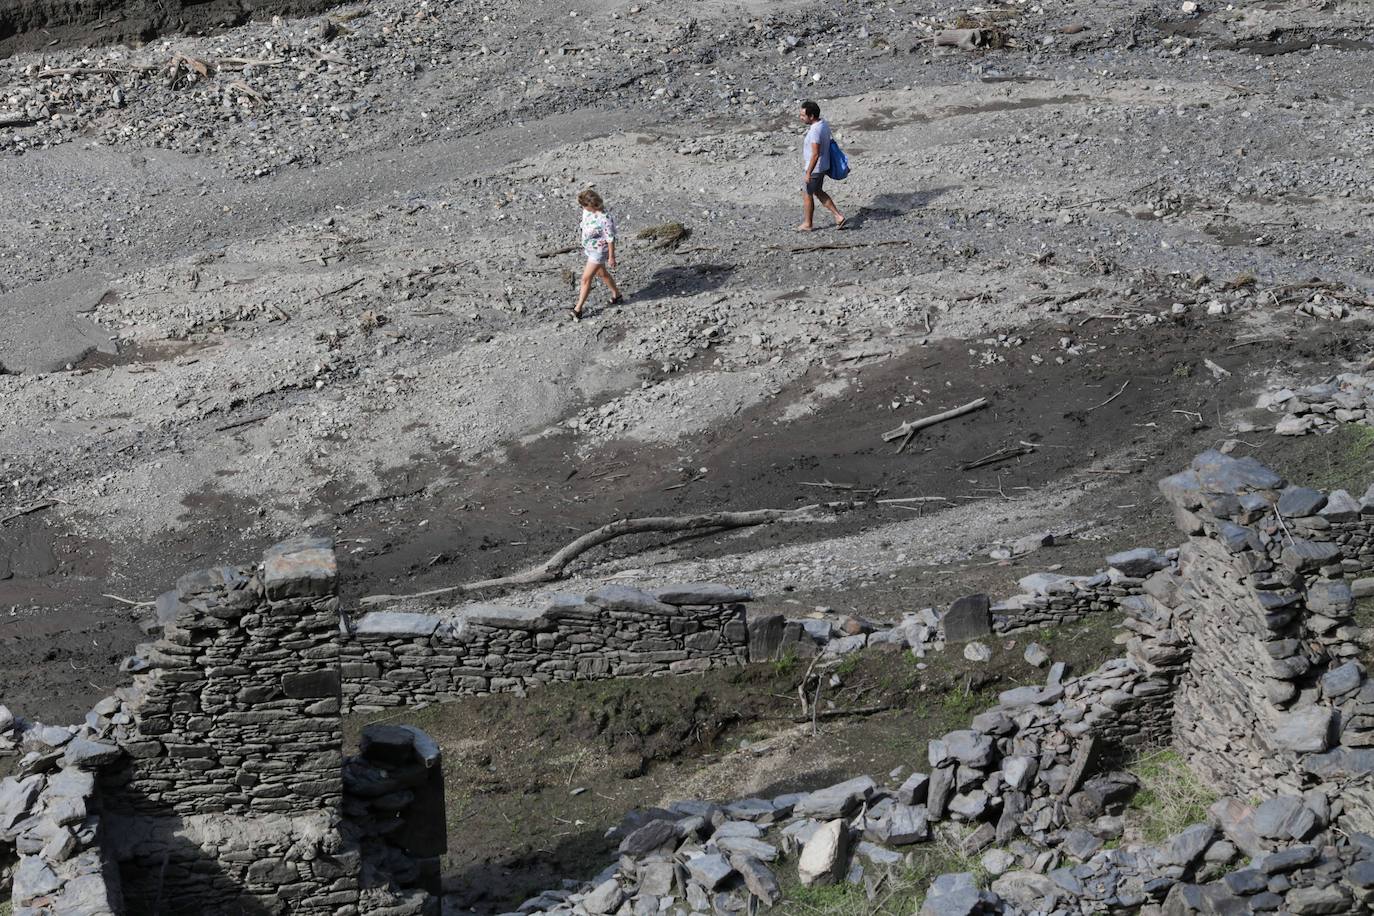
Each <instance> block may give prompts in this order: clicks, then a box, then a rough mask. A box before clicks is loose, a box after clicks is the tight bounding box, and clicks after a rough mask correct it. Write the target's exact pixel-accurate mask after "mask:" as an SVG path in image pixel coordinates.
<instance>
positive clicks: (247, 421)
mask: <svg viewBox="0 0 1374 916" xmlns="http://www.w3.org/2000/svg"><path fill="white" fill-rule="evenodd" d="M270 416H271V414H267V413H260V414H258V415H256V416H252V417H246V418H244V419H242V420H235V421H234V422H232V423H225V424H224V425H223V426H216V427H215V432H217V433H223V432H228V431H229V430H231V429H238V428H239V427H240V426H248V425H250V424H252V423H261V422H262V421H263V420H266V419H267V418H268V417H270Z"/></svg>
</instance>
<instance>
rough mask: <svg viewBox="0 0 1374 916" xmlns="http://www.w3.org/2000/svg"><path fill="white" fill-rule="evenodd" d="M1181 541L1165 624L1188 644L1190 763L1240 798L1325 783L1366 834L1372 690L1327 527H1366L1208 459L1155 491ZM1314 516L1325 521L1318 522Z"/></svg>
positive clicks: (1372, 772)
mask: <svg viewBox="0 0 1374 916" xmlns="http://www.w3.org/2000/svg"><path fill="white" fill-rule="evenodd" d="M1160 487H1161V490H1162V491H1163V492H1164V494H1165V496H1166V498H1168V499H1169V501H1170V502H1171V503H1172V504H1173V505H1174V511H1175V516H1176V518H1177V519H1178V521H1179V524H1180V526H1181V527H1182V528H1183V529H1184V531H1186V532H1187V533H1188V534H1189V535H1192V537H1191V538H1190V540H1189V542H1188V543H1187V544H1186V545H1185V546H1184V547H1183V552H1182V555H1181V562H1180V568H1181V571H1182V581H1183V586H1182V588H1181V590H1180V594H1179V601H1180V604H1179V608H1178V609H1177V616H1176V626H1177V627H1178V629H1179V630H1180V631H1182V634H1183V635H1184V637H1185V638H1186V640H1187V642H1188V643H1189V644H1190V646H1191V660H1190V664H1189V672H1188V675H1187V677H1186V678H1184V680H1183V681H1182V683H1181V684H1180V689H1179V690H1178V692H1177V694H1176V698H1175V741H1176V743H1177V745H1178V746H1179V748H1180V749H1181V750H1182V751H1183V752H1184V753H1186V754H1187V755H1188V756H1189V758H1190V762H1192V763H1193V765H1194V766H1195V767H1197V768H1198V769H1199V770H1200V771H1202V772H1203V773H1204V774H1206V775H1207V776H1208V777H1209V778H1210V779H1212V780H1214V781H1215V783H1216V784H1217V785H1220V786H1223V787H1226V788H1227V789H1228V790H1229V791H1234V792H1236V793H1238V794H1243V795H1251V794H1257V795H1259V796H1260V797H1264V796H1266V795H1268V794H1271V793H1272V792H1273V791H1274V790H1275V789H1276V788H1284V789H1286V790H1288V791H1293V792H1296V791H1302V790H1304V789H1307V788H1311V787H1313V786H1314V785H1316V784H1318V783H1325V784H1326V785H1325V791H1326V792H1327V794H1328V796H1329V797H1330V798H1331V799H1332V800H1333V804H1336V805H1337V806H1349V808H1350V810H1351V811H1352V812H1357V815H1356V816H1357V820H1356V821H1355V822H1354V823H1353V824H1352V825H1351V826H1354V827H1356V828H1357V829H1365V830H1368V829H1374V823H1371V822H1370V809H1371V807H1374V683H1371V682H1369V681H1368V680H1367V678H1366V676H1365V670H1364V666H1363V665H1362V664H1361V663H1360V661H1359V660H1358V658H1357V656H1359V655H1360V653H1361V652H1362V651H1363V648H1362V643H1363V642H1364V641H1365V640H1366V639H1367V637H1366V635H1365V634H1363V632H1362V630H1361V629H1360V627H1358V626H1357V625H1356V624H1355V623H1354V621H1353V620H1352V616H1351V615H1352V612H1353V608H1354V596H1353V591H1352V589H1351V586H1350V584H1349V583H1348V582H1347V580H1346V574H1347V571H1348V569H1349V568H1351V566H1355V565H1358V564H1360V563H1361V562H1363V561H1360V560H1358V559H1357V560H1356V561H1355V563H1354V564H1347V562H1346V558H1345V557H1344V556H1343V553H1342V547H1341V545H1340V544H1338V543H1334V542H1332V541H1329V540H1324V539H1319V538H1322V537H1323V536H1324V535H1325V534H1326V533H1327V532H1329V531H1330V528H1331V525H1332V524H1333V522H1337V521H1339V522H1341V523H1351V522H1352V521H1359V522H1362V523H1364V524H1366V525H1367V524H1368V523H1369V521H1370V520H1371V516H1374V507H1371V508H1368V509H1367V510H1366V509H1365V508H1362V507H1360V506H1358V505H1355V506H1354V507H1353V508H1352V507H1350V506H1347V505H1344V504H1343V503H1341V502H1338V503H1337V504H1336V505H1335V506H1334V507H1333V503H1332V500H1331V498H1330V497H1328V496H1327V495H1326V494H1322V493H1319V492H1317V491H1315V490H1310V489H1307V488H1303V487H1290V486H1287V485H1286V483H1285V481H1284V480H1283V479H1282V478H1280V477H1279V476H1278V475H1277V474H1274V473H1273V472H1272V471H1269V470H1268V469H1266V468H1264V467H1263V466H1261V465H1260V464H1258V463H1257V462H1255V461H1254V460H1253V459H1248V458H1247V459H1233V458H1230V457H1228V456H1226V455H1223V454H1221V453H1219V452H1215V451H1213V452H1205V453H1203V454H1202V455H1199V456H1198V457H1197V458H1196V459H1194V460H1193V462H1192V465H1191V466H1190V468H1189V470H1187V471H1185V472H1183V473H1181V474H1176V475H1174V476H1173V477H1169V478H1166V479H1165V480H1164V481H1162V482H1161V484H1160ZM1323 513H1325V514H1323Z"/></svg>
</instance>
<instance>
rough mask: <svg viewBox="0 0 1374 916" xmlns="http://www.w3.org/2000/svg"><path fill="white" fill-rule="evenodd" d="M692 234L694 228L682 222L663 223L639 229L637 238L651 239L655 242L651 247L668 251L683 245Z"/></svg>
mask: <svg viewBox="0 0 1374 916" xmlns="http://www.w3.org/2000/svg"><path fill="white" fill-rule="evenodd" d="M691 234H692V230H691V229H688V228H687V227H686V226H684V225H682V223H663V224H662V225H659V226H649V227H648V228H647V229H641V230H639V232H638V234H636V235H635V238H637V239H645V240H651V241H652V242H653V245H651V246H650V247H651V248H657V249H659V250H660V251H666V250H667V249H669V248H676V247H677V246H678V245H681V244H682V243H683V242H684V241H685V240H686V239H687V237H688V236H690V235H691Z"/></svg>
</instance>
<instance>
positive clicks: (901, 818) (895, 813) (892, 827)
mask: <svg viewBox="0 0 1374 916" xmlns="http://www.w3.org/2000/svg"><path fill="white" fill-rule="evenodd" d="M867 833H868V834H869V835H871V836H872V838H873V839H874V840H876V841H877V842H879V843H886V844H888V845H889V846H908V845H910V844H912V843H921V842H924V841H926V840H928V839H930V822H929V820H928V817H927V814H926V809H925V806H923V805H893V806H892V807H891V808H889V809H888V810H887V811H886V812H884V814H883V816H882V817H880V818H878V819H877V821H876V822H875V823H874V824H873V825H872V826H871V827H870V828H869V830H868V831H867Z"/></svg>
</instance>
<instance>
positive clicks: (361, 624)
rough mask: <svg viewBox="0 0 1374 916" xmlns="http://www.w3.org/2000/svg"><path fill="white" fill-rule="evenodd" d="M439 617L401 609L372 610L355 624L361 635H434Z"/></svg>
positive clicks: (355, 628) (357, 631)
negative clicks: (410, 612)
mask: <svg viewBox="0 0 1374 916" xmlns="http://www.w3.org/2000/svg"><path fill="white" fill-rule="evenodd" d="M438 628H439V618H438V617H436V616H434V615H433V614H406V613H402V612H401V611H371V612H369V613H367V614H364V615H363V617H362V619H361V620H359V621H358V622H357V624H356V625H355V626H354V628H353V629H354V632H355V633H358V634H359V635H364V636H368V635H374V636H392V635H394V636H433V635H434V631H435V630H437V629H438Z"/></svg>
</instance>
